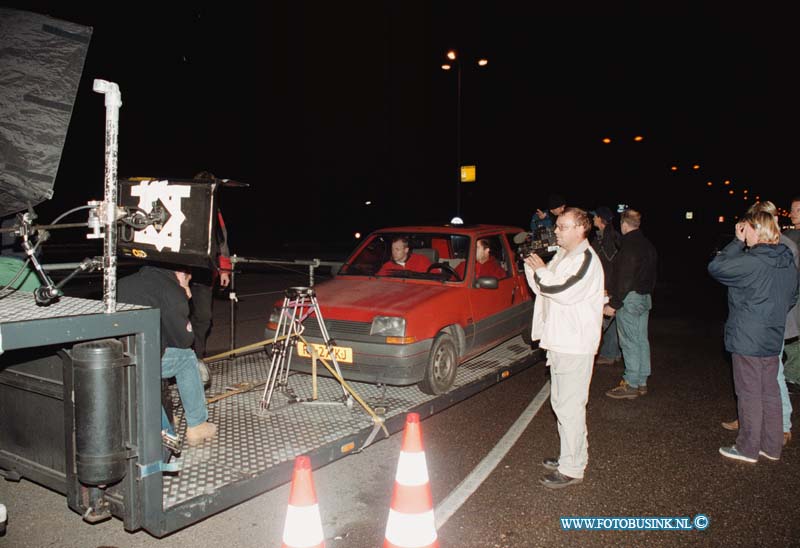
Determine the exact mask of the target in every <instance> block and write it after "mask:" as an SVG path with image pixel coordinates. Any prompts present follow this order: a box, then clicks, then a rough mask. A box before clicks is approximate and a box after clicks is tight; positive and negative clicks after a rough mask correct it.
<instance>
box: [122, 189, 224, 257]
mask: <svg viewBox="0 0 800 548" xmlns="http://www.w3.org/2000/svg"><path fill="white" fill-rule="evenodd" d="M218 184H219V181H217V180H213V179H212V180H196V179H193V180H181V179H171V180H166V179H144V178H135V179H122V180H120V182H119V205H121V206H124V207H128V208H139V209H141V210H143V211H144V212H145V213H150V212H151V211H152V210H153V208H154V207H161V208H163V209H164V210H165V211H166V219H165V221H164V223H163V224H157V225H150V226H148V227H146V228H144V229H141V230H136V229H134V228H132V227H130V226H127V225H125V224H120V225H119V232H118V239H117V242H118V243H117V249H118V250H119V254H120V255H121V256H124V257H132V258H135V259H140V260H142V261H157V262H162V263H172V264H179V265H185V266H199V267H203V268H209V267H210V266H212V265H213V263H214V260H215V257H216V255H217V239H216V238H215V237H214V235H215V233H216V230H218V227H217V223H218V216H217V200H216V191H217V187H218Z"/></svg>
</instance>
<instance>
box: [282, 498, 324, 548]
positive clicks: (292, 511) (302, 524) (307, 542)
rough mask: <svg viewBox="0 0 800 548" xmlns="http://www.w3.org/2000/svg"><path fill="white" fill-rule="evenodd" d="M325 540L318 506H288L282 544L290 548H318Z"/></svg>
mask: <svg viewBox="0 0 800 548" xmlns="http://www.w3.org/2000/svg"><path fill="white" fill-rule="evenodd" d="M324 540H325V538H324V536H323V534H322V520H321V519H320V517H319V505H317V504H312V505H311V506H292V505H291V504H290V505H289V506H288V508H287V510H286V522H285V524H284V526H283V542H284V544H286V545H287V546H291V547H292V548H304V547H306V546H318V545H319V544H321V543H322V542H323V541H324Z"/></svg>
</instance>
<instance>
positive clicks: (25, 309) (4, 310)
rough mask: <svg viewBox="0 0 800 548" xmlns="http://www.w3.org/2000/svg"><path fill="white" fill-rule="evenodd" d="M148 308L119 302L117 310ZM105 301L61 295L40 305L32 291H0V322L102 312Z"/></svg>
mask: <svg viewBox="0 0 800 548" xmlns="http://www.w3.org/2000/svg"><path fill="white" fill-rule="evenodd" d="M141 308H146V307H144V306H137V305H132V304H122V303H118V304H117V310H119V311H124V310H137V309H141ZM102 313H103V301H98V300H93V299H79V298H77V297H61V298H60V299H59V300H58V301H56V302H54V303H52V304H50V305H49V306H39V305H37V304H36V301H35V300H34V298H33V294H32V293H27V292H24V291H3V292H0V323H11V322H25V321H31V320H47V319H51V318H64V317H68V316H82V315H84V314H102Z"/></svg>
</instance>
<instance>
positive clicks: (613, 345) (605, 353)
mask: <svg viewBox="0 0 800 548" xmlns="http://www.w3.org/2000/svg"><path fill="white" fill-rule="evenodd" d="M598 355H599V356H600V357H603V358H609V359H612V360H616V359H618V358H619V357H620V356H622V351H620V349H619V337H618V336H617V322H616V318H614V317H611V318H609V317H608V316H603V341H602V342H601V343H600V352H598Z"/></svg>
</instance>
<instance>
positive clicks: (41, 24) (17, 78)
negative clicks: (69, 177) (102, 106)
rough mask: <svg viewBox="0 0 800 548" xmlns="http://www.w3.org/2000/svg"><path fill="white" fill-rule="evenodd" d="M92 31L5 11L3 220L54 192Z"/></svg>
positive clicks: (0, 134)
mask: <svg viewBox="0 0 800 548" xmlns="http://www.w3.org/2000/svg"><path fill="white" fill-rule="evenodd" d="M91 36H92V28H91V27H85V26H83V25H76V24H74V23H69V22H67V21H61V20H58V19H53V18H52V17H47V16H45V15H40V14H36V13H30V12H25V11H18V10H11V9H5V8H0V217H3V216H6V215H10V214H12V213H16V212H18V211H22V210H23V209H25V208H27V207H28V205H31V206H36V205H38V204H40V203H41V202H43V201H45V200H48V199H50V198H51V197H52V196H53V185H54V183H55V178H56V173H57V172H58V165H59V162H60V161H61V151H62V149H63V148H64V140H65V138H66V135H67V127H68V126H69V119H70V116H71V115H72V107H73V105H74V104H75V95H76V94H77V92H78V84H79V83H80V79H81V73H82V72H83V64H84V61H85V59H86V52H87V50H88V49H89V40H90V39H91Z"/></svg>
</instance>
